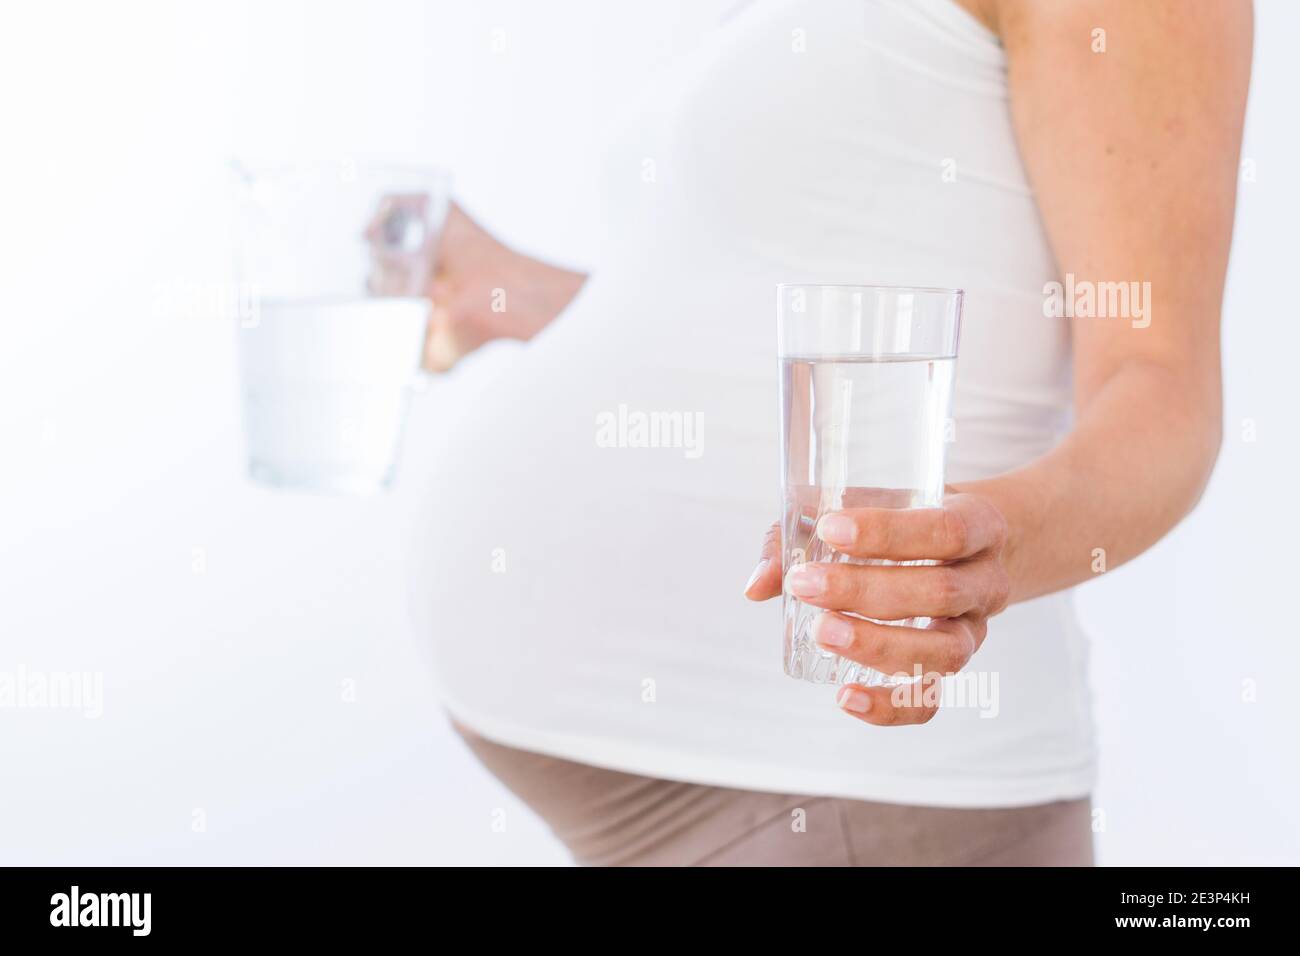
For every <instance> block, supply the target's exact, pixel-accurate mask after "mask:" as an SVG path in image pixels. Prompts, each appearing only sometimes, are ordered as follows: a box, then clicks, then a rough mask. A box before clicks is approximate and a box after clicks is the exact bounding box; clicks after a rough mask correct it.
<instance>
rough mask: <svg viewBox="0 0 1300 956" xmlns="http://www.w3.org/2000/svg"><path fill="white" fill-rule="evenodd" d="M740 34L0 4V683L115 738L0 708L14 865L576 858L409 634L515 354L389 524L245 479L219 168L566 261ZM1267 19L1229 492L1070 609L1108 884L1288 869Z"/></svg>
mask: <svg viewBox="0 0 1300 956" xmlns="http://www.w3.org/2000/svg"><path fill="white" fill-rule="evenodd" d="M729 6H730V2H729V0H712V2H708V3H700V2H698V0H697V2H694V3H690V2H686V0H674V2H665V0H655V2H654V3H650V2H631V0H621V2H604V3H600V2H595V0H590V2H572V0H565V2H557V0H556V2H546V3H525V2H518V3H504V2H478V0H475V2H470V0H460V2H451V0H447V2H441V3H428V4H421V3H417V2H374V0H369V2H365V3H361V2H357V3H315V2H314V3H306V2H299V3H287V2H262V3H233V2H221V3H216V2H213V3H157V4H145V3H122V4H94V3H42V4H24V5H21V6H16V7H11V8H8V9H7V10H6V14H5V25H4V28H3V29H0V90H3V93H0V96H2V97H3V107H4V108H3V113H2V114H0V117H2V122H3V126H4V138H3V141H4V146H3V147H2V148H0V173H2V175H0V302H2V303H3V304H4V307H5V308H4V314H3V323H4V324H3V328H4V346H3V348H0V390H2V393H3V394H2V396H0V397H2V399H3V400H2V401H0V429H2V434H3V436H4V445H3V447H4V449H5V455H4V459H3V468H0V492H2V493H0V672H10V673H13V672H16V671H17V669H18V668H19V667H25V668H27V669H28V670H29V671H95V672H102V673H103V675H104V713H103V716H102V717H100V718H99V719H87V718H86V717H84V716H83V715H82V714H81V713H79V712H77V711H72V710H30V709H15V708H4V709H0V863H29V864H37V863H39V864H109V863H141V864H142V863H159V864H174V863H220V864H233V863H500V862H513V863H559V862H564V861H565V859H566V857H565V855H564V853H563V851H562V850H561V848H560V847H558V846H557V845H556V844H555V842H554V841H553V840H552V839H551V838H550V836H549V835H548V833H547V831H546V830H545V828H544V827H543V825H542V824H540V823H539V822H538V821H537V820H536V819H535V818H533V817H532V816H531V815H530V814H529V813H528V812H527V811H526V810H525V809H524V808H523V807H522V806H520V805H519V804H518V803H517V802H516V801H514V800H513V799H512V798H511V797H510V795H509V794H507V793H506V792H505V791H504V790H503V789H502V788H501V787H500V786H499V785H498V784H497V783H496V782H495V781H494V780H493V779H492V778H491V777H489V776H488V775H487V774H486V773H485V772H484V771H483V770H481V769H480V768H479V767H478V765H477V764H476V763H475V762H474V760H473V759H472V758H471V757H470V756H469V755H468V754H467V752H466V751H465V750H464V748H463V747H462V745H461V744H460V743H459V741H458V740H457V739H456V738H455V737H454V736H453V735H452V734H451V732H450V731H449V730H448V728H447V727H446V725H445V722H444V720H443V718H442V716H441V713H440V711H439V708H438V705H437V702H436V700H435V699H434V697H433V693H432V689H431V683H430V679H429V675H428V671H427V667H426V665H425V663H424V656H423V655H424V651H423V648H424V646H425V645H426V644H427V637H426V636H425V635H422V634H421V633H418V629H417V628H416V627H414V626H413V624H412V615H411V614H410V611H409V608H410V601H409V598H408V595H409V593H410V591H409V588H418V587H419V582H418V581H408V568H410V567H411V566H412V565H413V564H414V562H413V561H412V560H411V558H410V555H411V554H412V551H413V549H418V548H429V547H439V546H442V544H441V543H440V542H436V541H421V540H418V538H417V537H416V536H415V535H414V533H413V532H412V531H410V530H408V529H412V528H414V527H416V526H417V522H416V521H415V520H414V516H415V515H416V514H417V513H418V512H419V511H420V509H421V508H422V507H424V506H425V505H426V504H427V502H426V501H425V496H426V495H427V494H431V493H432V492H431V491H430V490H428V489H427V488H426V487H425V486H424V483H423V482H422V474H423V473H424V471H426V470H427V462H428V453H427V449H428V446H429V445H430V444H431V441H430V439H431V437H432V436H433V435H434V434H435V433H436V431H437V429H438V428H439V427H440V422H445V416H446V415H447V414H448V411H447V410H448V409H449V408H452V407H456V408H459V409H461V410H463V409H465V408H466V407H467V405H469V404H471V403H472V401H473V393H474V391H475V389H476V388H481V387H490V384H491V379H492V375H493V374H494V372H495V370H496V367H497V366H499V365H500V364H501V363H500V362H499V361H498V360H499V359H500V357H501V349H502V348H506V347H500V348H498V349H496V350H495V351H494V350H488V351H487V352H486V353H485V354H483V355H481V356H476V357H475V358H474V359H473V360H472V361H470V362H468V363H466V365H465V367H463V368H461V369H459V370H458V371H457V373H456V374H455V375H453V376H451V377H449V378H448V379H446V380H444V381H442V382H440V383H438V384H437V385H435V386H434V387H433V388H431V389H430V390H429V391H428V392H426V393H425V394H424V395H423V396H422V397H421V398H420V401H419V405H418V407H417V409H416V413H415V416H414V420H413V422H412V432H411V436H410V440H409V441H408V445H407V457H406V462H405V466H404V469H403V471H402V474H401V479H400V481H399V484H398V487H397V489H396V491H395V492H394V493H393V494H391V495H390V496H388V497H386V498H380V499H373V500H351V499H335V498H299V497H289V496H280V495H274V494H272V493H269V492H265V491H262V490H259V489H257V488H254V487H252V486H250V485H249V484H247V483H246V482H245V481H244V479H243V476H242V472H241V454H242V447H241V439H240V435H239V430H238V421H237V418H236V412H237V408H236V400H235V381H234V374H233V361H232V359H233V355H232V347H233V342H234V339H233V333H232V329H231V326H230V322H229V321H228V319H227V318H226V316H225V315H224V312H223V308H222V303H221V301H220V297H219V294H220V293H221V291H222V289H223V285H222V284H223V283H224V282H225V280H226V279H227V273H226V267H227V262H228V254H227V249H228V241H229V236H228V222H227V213H226V209H227V204H226V197H225V193H224V187H225V178H224V176H225V171H224V164H225V161H226V159H227V158H228V157H230V156H232V155H243V156H249V157H253V158H264V159H266V158H301V157H305V156H311V157H320V158H329V159H335V158H337V159H341V160H342V159H349V158H350V159H357V160H363V159H366V158H381V159H395V160H405V161H412V162H433V163H437V164H441V165H445V166H448V167H450V168H451V169H452V170H454V172H455V175H456V179H457V195H458V196H459V197H460V199H461V200H462V202H464V203H465V204H466V205H467V206H468V207H469V208H470V209H471V210H472V211H473V212H474V213H475V214H476V215H477V216H478V217H479V218H480V219H481V220H482V221H483V222H485V223H486V224H487V225H488V226H489V227H490V228H491V229H493V230H494V231H495V232H497V233H498V234H499V235H501V236H502V237H503V238H505V239H506V240H507V241H510V242H512V243H514V244H516V245H517V246H519V247H521V248H523V249H526V250H528V251H532V252H536V253H539V254H543V255H546V256H547V257H550V258H552V259H555V260H559V261H563V262H568V263H572V264H575V265H578V266H581V265H582V264H583V263H584V261H586V260H587V259H589V258H590V256H591V253H592V252H593V250H592V246H591V243H592V241H593V237H594V236H595V234H596V231H595V229H594V223H595V216H596V205H595V204H596V197H595V195H594V194H593V192H592V189H591V187H590V185H589V183H590V181H591V179H592V173H593V170H594V168H595V164H596V161H597V150H598V144H599V141H600V136H601V128H602V126H603V124H604V123H605V122H606V121H608V120H610V119H611V118H612V117H613V115H614V114H615V112H616V111H617V109H618V106H619V103H620V100H621V98H622V97H623V95H624V94H625V93H626V92H627V91H628V90H629V89H630V88H631V87H632V86H633V85H634V84H635V83H636V82H637V80H638V78H639V76H640V75H641V74H643V73H644V71H645V70H646V69H647V68H648V67H649V66H651V65H652V64H654V63H656V62H659V61H660V60H662V59H663V58H665V57H669V56H672V55H674V54H676V53H678V52H680V51H681V50H683V49H684V48H686V47H688V46H689V45H690V44H691V43H692V42H693V37H694V36H695V35H696V31H697V30H698V29H700V28H701V27H702V26H704V25H707V24H708V23H709V22H711V21H712V20H713V19H715V18H716V16H717V15H718V13H719V12H720V11H722V10H724V9H726V8H727V7H729ZM1257 8H1258V9H1257V16H1258V25H1257V44H1256V47H1257V50H1256V64H1255V77H1254V84H1253V89H1252V93H1251V104H1250V116H1249V121H1248V129H1247V138H1246V147H1245V156H1246V157H1247V158H1248V159H1249V160H1252V161H1253V163H1254V181H1244V182H1243V183H1242V186H1241V200H1240V209H1239V214H1238V227H1237V237H1236V244H1235V247H1234V253H1233V263H1232V272H1231V278H1230V286H1229V297H1228V303H1227V308H1226V314H1225V356H1226V357H1225V361H1226V370H1227V411H1226V432H1227V434H1226V439H1225V442H1224V447H1223V452H1222V455H1221V458H1220V461H1219V466H1218V471H1217V472H1216V475H1215V478H1214V482H1213V484H1212V486H1211V488H1210V490H1209V492H1208V493H1207V495H1206V497H1205V500H1204V502H1203V503H1202V505H1201V507H1200V509H1199V510H1198V511H1197V512H1196V513H1195V514H1194V515H1193V516H1192V517H1191V518H1190V519H1189V520H1188V521H1187V522H1186V523H1185V524H1184V525H1183V526H1181V527H1180V528H1179V529H1178V530H1177V531H1176V532H1175V533H1174V534H1173V535H1172V536H1171V537H1170V538H1169V539H1168V540H1166V541H1165V542H1163V543H1162V544H1160V545H1159V546H1158V547H1157V548H1155V549H1154V550H1153V551H1152V552H1150V553H1149V554H1148V555H1146V556H1144V557H1143V558H1142V559H1140V560H1139V561H1137V562H1135V563H1134V564H1133V565H1131V566H1130V567H1128V568H1125V569H1123V570H1121V571H1118V572H1116V573H1114V574H1111V575H1107V576H1105V577H1103V578H1102V579H1101V580H1099V581H1097V582H1095V583H1093V584H1090V585H1089V586H1088V587H1086V588H1085V589H1084V590H1083V592H1082V594H1081V597H1080V604H1081V608H1082V615H1083V618H1084V623H1085V626H1087V627H1088V629H1089V630H1090V631H1091V632H1092V634H1093V635H1094V641H1095V658H1094V662H1093V685H1094V688H1095V690H1096V697H1097V702H1098V722H1099V725H1100V733H1101V753H1102V764H1101V766H1102V771H1101V786H1100V790H1099V792H1098V794H1097V795H1096V801H1097V805H1098V807H1099V808H1101V809H1102V810H1103V811H1104V823H1105V828H1104V832H1102V833H1100V834H1099V835H1098V841H1099V842H1098V845H1099V850H1100V858H1101V861H1102V862H1103V863H1107V864H1134V863H1172V864H1193V863H1213V864H1221V863H1283V862H1289V863H1292V864H1295V863H1300V809H1298V808H1300V800H1298V799H1297V783H1298V782H1300V771H1298V770H1297V764H1298V759H1297V758H1298V756H1300V743H1298V742H1297V730H1298V729H1300V721H1298V720H1297V717H1296V709H1295V708H1294V707H1292V706H1291V702H1290V699H1289V696H1290V690H1291V689H1293V688H1290V685H1291V684H1292V683H1294V682H1296V681H1297V680H1298V679H1300V627H1298V626H1297V624H1296V623H1295V620H1294V618H1293V617H1292V615H1291V613H1290V611H1291V607H1292V606H1291V601H1292V600H1294V597H1295V595H1296V593H1297V592H1298V591H1300V586H1298V585H1297V583H1296V574H1295V560H1294V555H1295V553H1296V541H1297V531H1298V530H1300V522H1297V520H1296V518H1295V514H1294V510H1293V509H1294V505H1293V503H1292V502H1293V498H1294V496H1293V495H1292V494H1291V487H1290V486H1291V483H1292V481H1293V478H1294V476H1295V474H1296V452H1295V447H1296V440H1297V435H1296V428H1295V418H1294V409H1295V404H1296V402H1295V382H1294V377H1295V371H1294V362H1293V356H1294V355H1296V354H1297V353H1300V325H1298V324H1297V321H1296V319H1297V317H1298V316H1297V313H1298V309H1297V304H1296V303H1297V297H1296V294H1295V270H1296V253H1297V243H1296V238H1295V223H1296V221H1297V218H1298V217H1297V213H1300V186H1298V185H1297V180H1298V178H1300V177H1297V174H1296V168H1295V163H1296V157H1297V156H1300V149H1298V148H1297V147H1300V133H1298V132H1297V127H1296V125H1295V123H1294V105H1295V103H1294V97H1295V91H1296V90H1297V89H1298V88H1300V65H1298V63H1297V60H1296V57H1295V56H1294V49H1293V38H1294V37H1295V36H1297V35H1300V6H1298V5H1297V4H1295V3H1292V2H1290V0H1260V2H1259V3H1258V4H1257ZM1187 201H1188V202H1196V201H1197V197H1196V196H1194V195H1189V196H1188V197H1187ZM1252 437H1253V440H1251V438H1252ZM748 571H749V569H748V568H737V569H736V574H737V580H738V581H740V580H743V578H744V575H745V574H746V573H747V572H748ZM1248 682H1250V683H1248ZM345 686H348V687H353V688H355V694H356V699H355V701H354V702H346V701H345V700H344V696H345V695H344V693H343V688H344V687H345ZM501 809H504V811H505V816H504V819H505V821H506V826H505V830H504V832H495V831H494V829H493V826H492V823H493V820H494V819H498V820H499V819H501V818H500V816H499V815H498V814H497V813H496V812H497V811H498V810H501ZM196 821H201V822H202V823H203V826H197V825H196Z"/></svg>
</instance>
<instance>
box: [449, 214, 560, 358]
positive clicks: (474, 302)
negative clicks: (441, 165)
mask: <svg viewBox="0 0 1300 956" xmlns="http://www.w3.org/2000/svg"><path fill="white" fill-rule="evenodd" d="M585 280H586V276H584V275H582V274H580V273H577V272H570V271H569V270H567V269H560V268H558V267H556V266H551V265H547V264H546V263H544V262H540V261H538V260H537V259H532V258H529V257H528V256H525V255H522V254H521V253H518V252H515V251H514V250H512V249H510V248H508V247H507V246H505V245H503V244H502V243H501V242H498V241H497V239H496V238H495V237H493V236H492V235H491V234H490V233H488V232H487V231H486V230H485V229H483V228H482V227H481V226H480V225H479V224H478V223H476V222H475V221H474V220H473V219H471V218H470V217H469V216H467V215H466V214H465V212H464V210H462V209H461V208H460V207H459V206H457V205H456V204H455V203H452V205H451V208H450V209H449V210H448V212H447V219H446V222H445V223H444V224H443V227H442V232H441V234H440V235H439V237H438V245H437V251H436V257H435V268H434V274H433V277H432V278H431V279H430V281H429V287H428V290H427V293H428V296H429V299H430V300H431V301H432V303H433V309H432V313H431V316H430V320H429V331H428V334H427V336H426V337H425V347H424V367H425V368H426V369H428V370H429V371H431V372H440V371H445V370H446V369H448V368H450V367H451V366H452V365H453V364H455V362H456V361H457V360H458V359H460V358H461V357H462V356H464V355H466V354H467V353H469V352H471V351H473V350H474V349H476V348H478V347H479V346H480V345H482V344H483V343H484V342H487V341H490V340H492V339H499V338H512V339H530V338H532V337H533V336H534V335H536V334H537V332H539V331H540V330H541V329H542V327H543V326H545V325H546V324H547V323H548V322H550V321H551V320H552V319H554V318H555V317H556V316H557V315H559V314H560V312H562V311H563V310H564V307H565V306H567V305H568V304H569V302H570V301H571V300H572V299H573V297H574V296H575V295H577V294H578V290H579V289H580V288H581V287H582V283H583V282H584V281H585Z"/></svg>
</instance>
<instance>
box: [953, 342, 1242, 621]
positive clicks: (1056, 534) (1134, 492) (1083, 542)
mask: <svg viewBox="0 0 1300 956" xmlns="http://www.w3.org/2000/svg"><path fill="white" fill-rule="evenodd" d="M1192 379H1193V376H1190V375H1189V374H1186V373H1182V372H1178V371H1174V370H1171V369H1169V368H1166V367H1164V366H1162V365H1160V364H1157V363H1154V362H1142V361H1135V362H1131V363H1128V364H1126V365H1124V366H1122V367H1121V368H1119V369H1117V370H1116V372H1115V374H1113V375H1112V376H1111V377H1110V378H1109V379H1108V380H1107V381H1106V382H1105V384H1104V385H1102V387H1101V388H1099V389H1098V390H1097V392H1096V394H1095V395H1093V396H1092V398H1091V400H1090V401H1089V402H1088V403H1087V405H1086V406H1085V407H1084V409H1083V411H1082V412H1081V414H1080V415H1079V417H1078V420H1077V422H1076V425H1075V427H1074V428H1073V429H1072V430H1071V432H1070V433H1069V435H1068V436H1067V437H1066V438H1065V439H1064V440H1063V441H1062V442H1061V444H1060V445H1058V446H1057V447H1056V448H1055V449H1053V450H1052V451H1051V452H1049V453H1048V454H1046V455H1044V456H1043V457H1042V458H1039V459H1038V460H1037V461H1034V462H1033V463H1031V464H1029V465H1027V466H1025V467H1023V468H1020V469H1017V470H1016V471H1013V472H1009V473H1007V474H1005V475H1001V476H999V477H997V478H990V479H986V480H982V481H973V482H966V483H962V484H958V485H955V486H954V487H955V488H956V489H957V490H959V491H965V492H972V493H975V494H979V495H983V496H984V497H986V498H988V499H989V500H991V501H992V502H993V503H994V504H995V505H996V506H997V507H998V508H999V509H1000V510H1001V511H1002V513H1003V516H1004V517H1005V518H1006V520H1007V544H1006V549H1005V552H1004V559H1003V560H1004V564H1005V566H1006V569H1007V573H1008V575H1009V577H1010V581H1011V600H1012V601H1013V602H1014V601H1023V600H1027V599H1029V598H1032V597H1037V596H1039V595H1042V594H1048V593H1050V592H1052V591H1057V590H1060V589H1061V588H1066V587H1070V586H1071V585H1075V584H1079V583H1081V582H1083V581H1086V580H1089V579H1091V578H1093V577H1095V576H1096V575H1097V574H1099V573H1101V572H1103V571H1106V570H1110V569H1111V568H1115V567H1117V566H1119V565H1120V564H1123V563H1124V562H1125V561H1128V560H1130V559H1132V558H1134V557H1136V556H1137V555H1139V554H1141V553H1142V552H1143V551H1145V550H1146V549H1147V548H1149V547H1151V545H1153V544H1154V543H1155V542H1156V541H1158V540H1159V539H1160V538H1161V537H1163V536H1164V535H1165V534H1166V533H1167V532H1168V531H1169V530H1170V529H1171V528H1173V527H1174V525H1176V524H1177V523H1178V522H1179V521H1180V520H1181V519H1182V518H1183V516H1184V515H1186V514H1187V513H1188V512H1189V511H1190V510H1191V509H1192V507H1193V506H1194V505H1195V504H1196V502H1197V500H1198V499H1199V498H1200V495H1201V492H1202V490H1203V489H1204V487H1205V484H1206V482H1207V480H1208V479H1209V475H1210V471H1211V469H1212V468H1213V465H1214V461H1215V458H1216V456H1217V454H1218V448H1219V442H1220V437H1221V419H1220V399H1219V389H1218V384H1217V380H1216V381H1215V383H1214V385H1213V387H1207V384H1206V380H1205V376H1204V374H1202V375H1199V376H1195V377H1194V380H1192ZM1216 379H1217V376H1216ZM1189 396H1191V397H1189Z"/></svg>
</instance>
